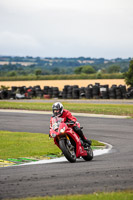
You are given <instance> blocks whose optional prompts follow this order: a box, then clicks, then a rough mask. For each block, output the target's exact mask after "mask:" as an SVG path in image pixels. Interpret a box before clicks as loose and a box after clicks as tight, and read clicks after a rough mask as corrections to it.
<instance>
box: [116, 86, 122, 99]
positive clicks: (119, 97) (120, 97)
mask: <svg viewBox="0 0 133 200" xmlns="http://www.w3.org/2000/svg"><path fill="white" fill-rule="evenodd" d="M116 99H122V93H121V89H120V87H116Z"/></svg>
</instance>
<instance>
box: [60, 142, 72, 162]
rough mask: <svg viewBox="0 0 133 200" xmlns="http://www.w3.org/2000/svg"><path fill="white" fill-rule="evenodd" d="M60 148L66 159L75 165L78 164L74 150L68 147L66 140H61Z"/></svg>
mask: <svg viewBox="0 0 133 200" xmlns="http://www.w3.org/2000/svg"><path fill="white" fill-rule="evenodd" d="M59 146H60V148H61V150H62V152H63V154H64V156H65V157H66V159H67V160H68V161H69V162H71V163H74V162H76V154H75V151H74V148H73V149H71V147H69V146H68V144H67V142H66V140H63V139H62V140H59Z"/></svg>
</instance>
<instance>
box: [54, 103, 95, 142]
mask: <svg viewBox="0 0 133 200" xmlns="http://www.w3.org/2000/svg"><path fill="white" fill-rule="evenodd" d="M52 110H53V115H52V117H55V116H58V117H61V118H64V121H65V122H69V123H71V125H69V126H70V127H71V128H72V129H73V130H74V131H75V132H76V133H77V134H78V135H79V136H80V138H81V139H82V141H83V142H84V143H88V144H89V145H91V140H88V139H86V137H85V136H84V134H83V132H82V130H81V128H79V127H78V126H77V125H76V121H77V119H76V117H74V116H73V115H72V114H71V112H70V111H68V110H66V109H64V108H63V105H62V103H60V102H56V103H54V104H53V106H52ZM52 117H51V119H50V128H51V127H52Z"/></svg>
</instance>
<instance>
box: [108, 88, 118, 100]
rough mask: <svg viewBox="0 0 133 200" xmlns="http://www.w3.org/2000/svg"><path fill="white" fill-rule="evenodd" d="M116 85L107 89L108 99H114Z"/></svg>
mask: <svg viewBox="0 0 133 200" xmlns="http://www.w3.org/2000/svg"><path fill="white" fill-rule="evenodd" d="M116 87H117V86H116V85H112V86H111V88H109V98H110V99H116Z"/></svg>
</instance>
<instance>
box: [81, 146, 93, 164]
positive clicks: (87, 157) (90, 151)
mask: <svg viewBox="0 0 133 200" xmlns="http://www.w3.org/2000/svg"><path fill="white" fill-rule="evenodd" d="M85 150H86V151H87V156H82V158H83V159H84V160H85V161H91V160H92V159H93V151H92V148H91V147H87V149H85Z"/></svg>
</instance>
